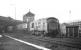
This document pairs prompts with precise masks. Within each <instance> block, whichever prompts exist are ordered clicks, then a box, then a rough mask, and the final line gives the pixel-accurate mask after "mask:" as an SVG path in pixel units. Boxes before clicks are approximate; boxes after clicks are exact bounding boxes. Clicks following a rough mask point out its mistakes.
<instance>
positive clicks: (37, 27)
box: [30, 17, 60, 37]
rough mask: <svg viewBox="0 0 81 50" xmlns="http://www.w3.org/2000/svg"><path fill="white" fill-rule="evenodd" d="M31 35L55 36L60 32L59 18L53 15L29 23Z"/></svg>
mask: <svg viewBox="0 0 81 50" xmlns="http://www.w3.org/2000/svg"><path fill="white" fill-rule="evenodd" d="M30 31H31V32H32V34H33V35H40V36H51V37H56V36H57V35H58V34H59V33H60V24H59V20H58V19H57V18H55V17H49V18H43V19H39V20H37V21H33V22H31V23H30Z"/></svg>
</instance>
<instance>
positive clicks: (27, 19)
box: [23, 11, 35, 30]
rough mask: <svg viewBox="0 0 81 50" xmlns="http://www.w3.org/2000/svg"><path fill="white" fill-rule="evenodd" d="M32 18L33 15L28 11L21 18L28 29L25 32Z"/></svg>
mask: <svg viewBox="0 0 81 50" xmlns="http://www.w3.org/2000/svg"><path fill="white" fill-rule="evenodd" d="M34 17H35V14H33V13H32V12H30V11H29V12H28V13H27V14H25V15H24V16H23V22H25V23H27V28H28V29H27V30H29V27H30V22H32V21H34Z"/></svg>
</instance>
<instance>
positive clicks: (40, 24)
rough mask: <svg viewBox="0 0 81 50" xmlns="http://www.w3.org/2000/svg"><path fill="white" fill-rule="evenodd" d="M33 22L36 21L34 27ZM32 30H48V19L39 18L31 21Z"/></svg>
mask: <svg viewBox="0 0 81 50" xmlns="http://www.w3.org/2000/svg"><path fill="white" fill-rule="evenodd" d="M32 23H34V28H32ZM30 30H39V31H47V21H46V19H39V20H37V21H33V22H31V23H30Z"/></svg>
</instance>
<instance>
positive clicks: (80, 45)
mask: <svg viewBox="0 0 81 50" xmlns="http://www.w3.org/2000/svg"><path fill="white" fill-rule="evenodd" d="M33 39H35V38H33ZM35 40H39V41H43V42H47V43H48V44H46V47H48V48H51V47H58V46H59V45H60V46H66V47H72V48H79V49H81V42H79V41H78V42H73V41H65V40H63V39H60V40H58V38H57V39H52V40H51V39H35Z"/></svg>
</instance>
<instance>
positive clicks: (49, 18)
mask: <svg viewBox="0 0 81 50" xmlns="http://www.w3.org/2000/svg"><path fill="white" fill-rule="evenodd" d="M48 19H56V20H58V19H57V18H55V17H49V18H47V20H48Z"/></svg>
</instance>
